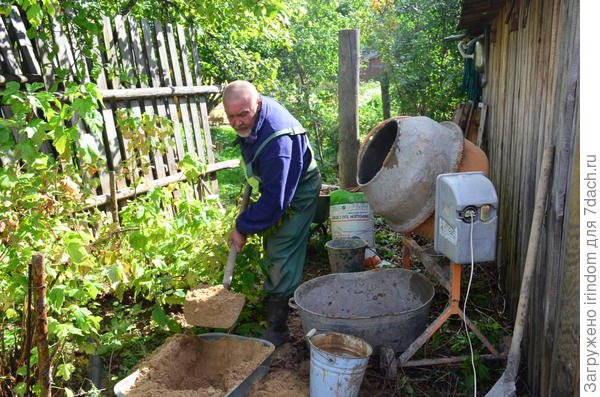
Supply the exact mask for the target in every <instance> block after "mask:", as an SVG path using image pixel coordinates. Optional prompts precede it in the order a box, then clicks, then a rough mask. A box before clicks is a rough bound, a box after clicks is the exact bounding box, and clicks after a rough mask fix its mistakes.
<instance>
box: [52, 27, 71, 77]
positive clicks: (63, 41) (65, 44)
mask: <svg viewBox="0 0 600 397" xmlns="http://www.w3.org/2000/svg"><path fill="white" fill-rule="evenodd" d="M52 33H53V36H54V42H55V43H56V49H57V53H56V59H57V61H58V67H59V68H61V69H65V70H67V71H68V74H67V76H65V80H67V81H73V80H74V79H73V77H74V76H75V59H74V58H73V52H72V50H71V44H70V43H69V40H68V39H67V35H66V33H65V31H64V28H63V26H62V25H61V24H60V22H59V21H58V20H57V19H56V18H52Z"/></svg>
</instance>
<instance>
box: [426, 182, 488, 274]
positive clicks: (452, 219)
mask: <svg viewBox="0 0 600 397" xmlns="http://www.w3.org/2000/svg"><path fill="white" fill-rule="evenodd" d="M497 229H498V196H497V194H496V189H495V188H494V185H493V184H492V182H491V181H490V180H489V179H488V178H487V177H486V176H485V175H484V174H483V173H482V172H459V173H452V174H440V175H438V176H437V179H436V185H435V237H434V249H435V250H436V251H437V252H439V253H441V254H443V255H444V256H446V257H448V258H449V259H450V260H451V261H453V262H455V263H460V264H470V263H471V239H472V243H473V244H472V247H473V258H472V261H473V262H486V261H492V260H494V259H496V233H497Z"/></svg>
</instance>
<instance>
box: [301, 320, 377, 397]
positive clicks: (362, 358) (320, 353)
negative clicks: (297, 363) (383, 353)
mask: <svg viewBox="0 0 600 397" xmlns="http://www.w3.org/2000/svg"><path fill="white" fill-rule="evenodd" d="M308 342H309V344H310V395H311V397H329V396H344V397H355V396H357V395H358V392H359V390H360V385H361V383H362V380H363V377H364V375H365V370H366V369H367V363H368V362H369V357H370V356H371V353H372V352H373V348H372V347H371V346H370V345H369V344H368V343H367V342H366V341H365V340H364V339H361V338H357V337H355V336H351V335H345V334H340V333H337V332H325V333H322V334H317V335H314V336H311V337H309V338H308Z"/></svg>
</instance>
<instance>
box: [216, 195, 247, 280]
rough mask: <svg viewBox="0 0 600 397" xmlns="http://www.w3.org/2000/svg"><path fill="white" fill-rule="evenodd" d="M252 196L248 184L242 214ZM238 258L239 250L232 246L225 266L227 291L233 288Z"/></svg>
mask: <svg viewBox="0 0 600 397" xmlns="http://www.w3.org/2000/svg"><path fill="white" fill-rule="evenodd" d="M251 194H252V186H250V184H248V183H246V185H245V186H244V192H243V193H242V203H241V204H240V212H242V211H244V210H245V209H246V208H248V203H249V201H250V195H251ZM236 258H237V250H236V249H235V247H234V246H233V245H232V246H230V247H229V256H228V257H227V265H226V266H225V273H224V274H223V286H224V287H225V289H229V287H231V279H232V278H233V268H234V267H235V259H236Z"/></svg>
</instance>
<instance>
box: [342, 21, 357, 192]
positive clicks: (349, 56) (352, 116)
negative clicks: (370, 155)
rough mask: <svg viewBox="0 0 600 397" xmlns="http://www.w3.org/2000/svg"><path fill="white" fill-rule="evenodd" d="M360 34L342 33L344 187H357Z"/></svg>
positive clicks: (355, 30) (354, 30)
mask: <svg viewBox="0 0 600 397" xmlns="http://www.w3.org/2000/svg"><path fill="white" fill-rule="evenodd" d="M359 43H360V40H359V32H358V30H357V29H347V30H340V32H339V49H338V54H339V72H338V103H339V110H338V113H339V122H340V127H339V149H338V164H339V171H338V174H339V179H340V185H341V186H342V187H344V188H350V187H354V186H356V172H357V165H356V158H357V155H358V149H359V146H360V142H359V140H358V85H359V84H358V83H359V81H358V77H359V64H360V51H359Z"/></svg>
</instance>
